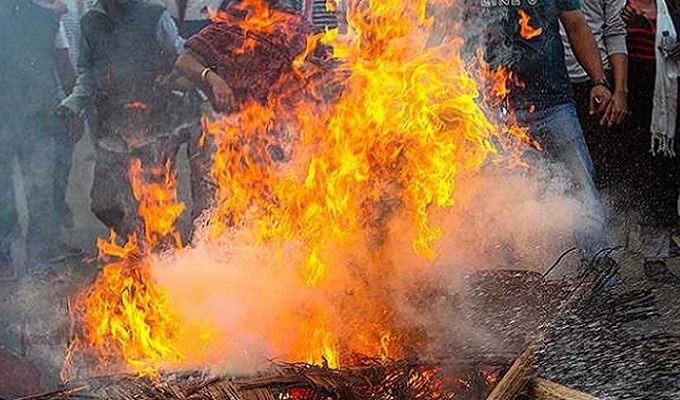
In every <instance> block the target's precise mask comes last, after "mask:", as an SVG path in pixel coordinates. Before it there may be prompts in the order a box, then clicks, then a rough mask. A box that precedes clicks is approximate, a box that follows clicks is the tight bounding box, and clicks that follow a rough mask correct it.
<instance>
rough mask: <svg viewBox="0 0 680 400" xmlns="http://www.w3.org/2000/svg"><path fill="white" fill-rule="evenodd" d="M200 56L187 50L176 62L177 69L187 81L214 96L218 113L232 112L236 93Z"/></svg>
mask: <svg viewBox="0 0 680 400" xmlns="http://www.w3.org/2000/svg"><path fill="white" fill-rule="evenodd" d="M206 64H207V63H206V62H205V60H203V59H202V58H201V57H200V56H199V55H198V54H196V53H194V52H193V51H191V50H189V49H186V50H185V51H184V53H182V54H181V55H180V56H179V57H178V58H177V61H176V62H175V69H177V71H179V73H180V74H181V75H182V76H184V77H185V78H186V79H188V80H190V81H191V82H193V83H194V84H195V85H197V86H199V87H203V88H205V89H207V90H208V91H209V92H210V94H211V95H212V103H213V105H214V106H215V108H217V110H218V111H231V110H233V109H234V108H235V100H234V93H233V92H232V90H231V88H230V87H229V85H227V83H226V82H225V81H224V79H222V78H221V77H220V76H219V75H217V73H215V72H214V71H213V70H212V69H210V68H209V67H208V66H207V65H206Z"/></svg>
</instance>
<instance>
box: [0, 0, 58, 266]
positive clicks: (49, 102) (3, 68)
mask: <svg viewBox="0 0 680 400" xmlns="http://www.w3.org/2000/svg"><path fill="white" fill-rule="evenodd" d="M64 8H65V7H63V5H62V4H61V3H59V2H57V1H49V0H43V1H25V0H4V1H2V2H0V26H1V27H2V30H3V31H4V32H7V33H8V34H9V35H11V37H10V38H9V39H5V40H2V41H0V87H2V88H3V91H2V94H0V121H2V122H1V123H0V188H1V189H0V277H4V278H11V277H12V276H13V275H14V274H15V269H14V267H15V266H14V260H13V258H12V254H11V244H12V242H13V241H14V239H15V238H16V237H17V235H18V234H19V232H20V227H19V221H18V213H17V209H16V205H15V192H14V184H13V171H14V162H15V160H18V162H19V167H20V171H21V176H22V178H23V182H24V188H25V190H26V202H27V208H28V228H27V232H26V253H27V270H28V271H29V272H33V271H35V270H37V269H39V268H41V267H43V266H45V265H46V264H48V263H49V262H50V261H51V260H53V259H54V257H55V256H57V255H59V254H60V253H61V248H60V246H61V244H60V242H59V229H58V222H57V216H56V213H55V208H54V202H53V190H52V189H53V175H52V173H53V168H54V148H55V147H54V143H55V140H64V139H66V138H67V136H68V132H67V129H66V125H65V124H64V121H63V120H61V119H60V118H58V117H57V116H56V115H55V114H54V108H55V106H56V105H57V104H58V102H59V91H60V85H59V82H58V79H57V71H58V70H59V63H58V62H57V58H58V54H62V55H63V54H64V51H63V50H64V49H63V48H62V49H57V47H63V46H60V45H58V42H57V40H56V39H57V38H58V36H57V33H58V27H59V18H60V16H61V14H62V13H63V11H65V10H64ZM66 54H67V53H66ZM65 61H66V60H64V62H62V64H64V63H65ZM69 63H70V62H69ZM62 66H63V65H62ZM62 79H64V78H63V77H62Z"/></svg>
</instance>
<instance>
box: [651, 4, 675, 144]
mask: <svg viewBox="0 0 680 400" xmlns="http://www.w3.org/2000/svg"><path fill="white" fill-rule="evenodd" d="M664 31H668V32H669V37H670V40H671V41H672V42H675V41H676V40H677V32H676V31H675V26H673V20H672V19H671V16H670V14H669V13H668V6H667V5H666V1H665V0H656V40H655V48H656V79H655V81H654V100H653V106H652V125H651V127H650V130H651V132H652V154H654V155H656V154H657V153H661V154H663V155H666V156H670V157H673V156H675V151H674V150H673V142H674V139H675V123H676V116H677V113H678V79H677V76H678V64H677V63H676V62H674V61H672V60H670V59H668V58H666V57H664V55H663V53H662V52H661V50H660V47H661V41H662V37H663V32H664Z"/></svg>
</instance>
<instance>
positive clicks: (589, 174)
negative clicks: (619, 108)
mask: <svg viewBox="0 0 680 400" xmlns="http://www.w3.org/2000/svg"><path fill="white" fill-rule="evenodd" d="M517 118H518V122H519V123H520V125H522V126H525V127H528V129H529V135H530V136H531V137H532V138H533V139H534V140H536V141H537V142H538V143H540V145H541V147H542V148H543V150H542V152H541V154H540V155H539V156H540V158H542V159H547V160H548V161H551V162H555V163H559V164H562V165H563V166H564V168H565V169H566V170H567V172H568V173H569V175H570V176H571V179H572V190H573V194H574V196H575V197H576V198H577V199H578V200H579V201H580V202H581V204H583V206H584V208H585V213H584V214H583V217H582V220H581V221H578V222H579V223H578V227H577V229H576V232H575V236H576V237H575V239H576V244H577V246H578V247H579V249H581V251H582V252H583V253H584V256H585V257H587V258H592V257H594V256H596V255H597V253H598V252H599V251H601V250H603V249H605V248H607V247H609V239H608V235H607V229H606V223H605V212H604V207H603V206H602V202H601V201H600V195H599V193H598V191H597V188H596V187H595V181H594V176H595V174H594V168H593V162H592V160H591V158H590V153H589V152H588V146H587V145H586V142H585V138H584V136H583V130H582V129H581V125H580V123H579V120H578V116H577V114H576V107H575V106H574V104H572V103H568V104H562V105H558V106H553V107H549V108H545V109H542V110H536V111H534V112H533V113H529V112H518V113H517Z"/></svg>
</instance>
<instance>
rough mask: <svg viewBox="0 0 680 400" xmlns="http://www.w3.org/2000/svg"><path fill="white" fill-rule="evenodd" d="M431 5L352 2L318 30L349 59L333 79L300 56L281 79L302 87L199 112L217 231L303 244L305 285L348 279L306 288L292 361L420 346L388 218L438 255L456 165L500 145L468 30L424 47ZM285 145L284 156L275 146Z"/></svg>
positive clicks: (389, 354) (397, 352)
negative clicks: (403, 318) (341, 18)
mask: <svg viewBox="0 0 680 400" xmlns="http://www.w3.org/2000/svg"><path fill="white" fill-rule="evenodd" d="M253 2H254V0H251V1H250V2H245V3H253ZM255 3H256V2H255ZM425 8H426V3H425V2H424V1H396V0H394V1H385V2H372V3H371V4H370V5H368V4H361V5H360V6H359V7H355V8H351V9H350V11H349V14H348V16H347V17H348V23H349V31H350V33H349V37H343V38H341V37H339V36H338V35H337V34H335V33H333V32H331V33H328V34H326V35H324V36H323V37H322V38H321V39H320V41H321V42H323V43H326V44H329V45H331V46H332V47H333V50H334V54H335V55H336V56H341V57H342V66H341V67H340V68H339V69H338V70H336V74H335V76H334V78H333V79H332V82H328V81H321V82H318V81H315V80H314V79H313V77H314V76H316V74H322V75H324V74H323V72H319V70H318V69H317V68H315V67H314V65H310V63H304V62H299V63H296V65H295V66H296V67H297V68H295V69H294V70H293V71H291V72H290V73H288V74H285V75H284V76H282V77H281V80H280V81H279V83H278V85H277V89H278V88H284V89H285V88H290V87H294V88H299V87H300V86H304V89H305V92H306V95H302V96H300V95H296V96H291V95H290V92H287V91H285V90H277V89H275V90H272V93H273V94H272V95H271V96H270V97H269V99H268V103H267V105H266V106H265V105H262V104H259V103H254V102H253V103H248V104H245V105H242V107H241V109H240V110H239V112H238V113H237V114H234V115H229V116H224V117H221V118H218V119H216V120H211V119H205V120H204V121H203V122H204V127H205V130H206V131H207V132H208V133H209V135H210V137H211V138H212V140H213V141H214V143H215V145H216V147H217V149H218V150H217V152H216V154H215V159H214V166H213V176H214V178H215V180H216V181H217V182H218V185H217V186H218V193H217V207H216V209H215V212H214V216H213V218H212V220H211V227H212V238H213V240H216V239H215V238H219V237H220V236H223V235H225V234H228V233H229V232H230V231H233V230H234V229H235V230H238V231H247V232H250V233H251V234H252V236H253V237H254V238H255V239H254V242H255V243H262V244H267V245H269V246H281V247H283V246H285V245H286V244H288V243H297V244H298V245H299V248H300V252H301V253H302V256H301V260H300V262H299V263H298V264H296V265H286V266H285V268H295V269H297V273H298V274H299V280H300V282H301V283H303V284H304V285H306V286H309V287H313V288H317V289H318V290H319V292H321V293H326V294H330V293H333V292H334V288H338V287H350V288H352V289H351V290H352V297H351V299H350V300H337V301H335V302H334V303H335V304H334V305H333V306H332V307H333V308H332V309H329V307H328V305H327V304H325V303H319V304H315V303H314V300H313V299H310V302H309V304H308V307H307V309H306V310H305V312H304V313H301V314H302V315H301V316H300V315H299V316H298V317H299V318H300V320H297V321H288V322H289V323H292V324H297V325H299V326H301V328H300V329H299V332H302V334H301V337H300V338H299V339H300V340H299V341H298V342H297V343H296V344H294V345H293V346H292V347H291V348H289V349H287V351H288V357H289V358H290V359H291V360H294V361H296V360H303V361H308V362H309V361H314V362H316V363H321V362H322V355H323V359H324V360H326V362H329V363H330V362H331V360H337V362H338V363H339V364H341V365H342V364H344V363H347V362H348V360H351V358H352V355H353V354H361V355H364V356H369V357H382V358H383V359H388V358H401V357H404V356H405V354H406V348H407V347H413V346H417V345H418V340H419V339H418V338H417V335H413V334H412V333H410V332H408V330H407V329H404V328H403V327H400V326H399V323H398V321H396V320H395V315H394V311H393V310H394V307H393V305H392V304H391V302H390V293H389V284H388V283H387V281H389V276H390V274H391V271H392V269H393V268H394V265H393V263H392V261H390V259H389V255H388V254H387V249H388V248H389V247H390V245H391V243H390V236H391V235H392V234H393V232H391V229H393V228H392V226H391V224H392V222H393V221H395V220H398V221H400V222H403V223H405V224H406V225H408V226H413V227H415V230H414V231H413V232H399V234H402V235H409V236H410V245H411V252H413V253H415V254H418V255H420V256H421V257H422V258H423V259H425V260H430V261H431V260H433V259H434V258H435V256H436V254H435V251H434V248H433V244H434V243H435V242H436V241H437V239H439V237H440V236H441V234H442V228H441V227H439V226H436V225H435V224H433V223H432V220H431V218H432V215H433V214H434V213H436V212H438V211H440V210H444V209H446V208H449V207H451V206H453V205H454V203H455V190H454V189H455V182H456V178H457V177H458V176H459V175H461V174H465V173H470V172H473V171H476V170H478V169H479V168H480V166H481V165H482V163H483V162H484V161H485V160H486V159H487V156H488V155H489V154H493V153H495V152H496V148H495V147H494V145H493V144H492V141H491V138H492V137H494V136H497V135H498V133H499V132H498V130H497V129H496V127H495V126H494V125H493V124H491V123H490V122H489V121H488V120H487V118H486V116H485V114H484V113H483V112H482V110H481V109H480V108H479V106H478V105H477V103H476V100H477V98H478V91H477V86H476V83H475V81H474V80H473V79H472V78H471V77H470V76H469V75H468V74H467V73H466V65H465V63H464V62H463V61H462V59H461V58H460V57H458V56H456V55H457V54H458V50H459V47H460V45H461V41H460V40H452V41H449V42H446V43H444V44H442V45H441V46H438V47H429V46H428V43H427V38H428V34H429V32H430V29H431V26H432V23H433V21H432V20H431V19H430V18H429V17H428V16H427V15H426V12H425ZM248 26H249V27H252V26H253V24H248ZM310 40H317V38H311V39H310ZM307 49H309V46H308V47H307ZM307 53H309V51H307V52H306V53H305V55H306V54H307ZM324 76H328V74H327V73H326V74H325V75H324ZM329 85H330V86H333V85H335V86H337V87H341V88H342V89H341V91H340V94H339V95H338V97H337V98H334V99H333V101H330V102H324V101H317V97H316V96H314V94H316V93H319V92H322V91H323V87H325V86H329ZM310 93H311V94H310ZM296 94H297V93H296ZM277 147H278V148H282V149H283V150H282V152H283V153H285V154H287V159H286V160H285V162H283V163H281V162H277V160H275V159H274V158H273V157H272V148H277ZM355 265H359V268H360V270H361V276H356V275H357V274H356V273H355V272H353V269H354V268H357V267H356V266H355ZM310 355H311V357H310Z"/></svg>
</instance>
